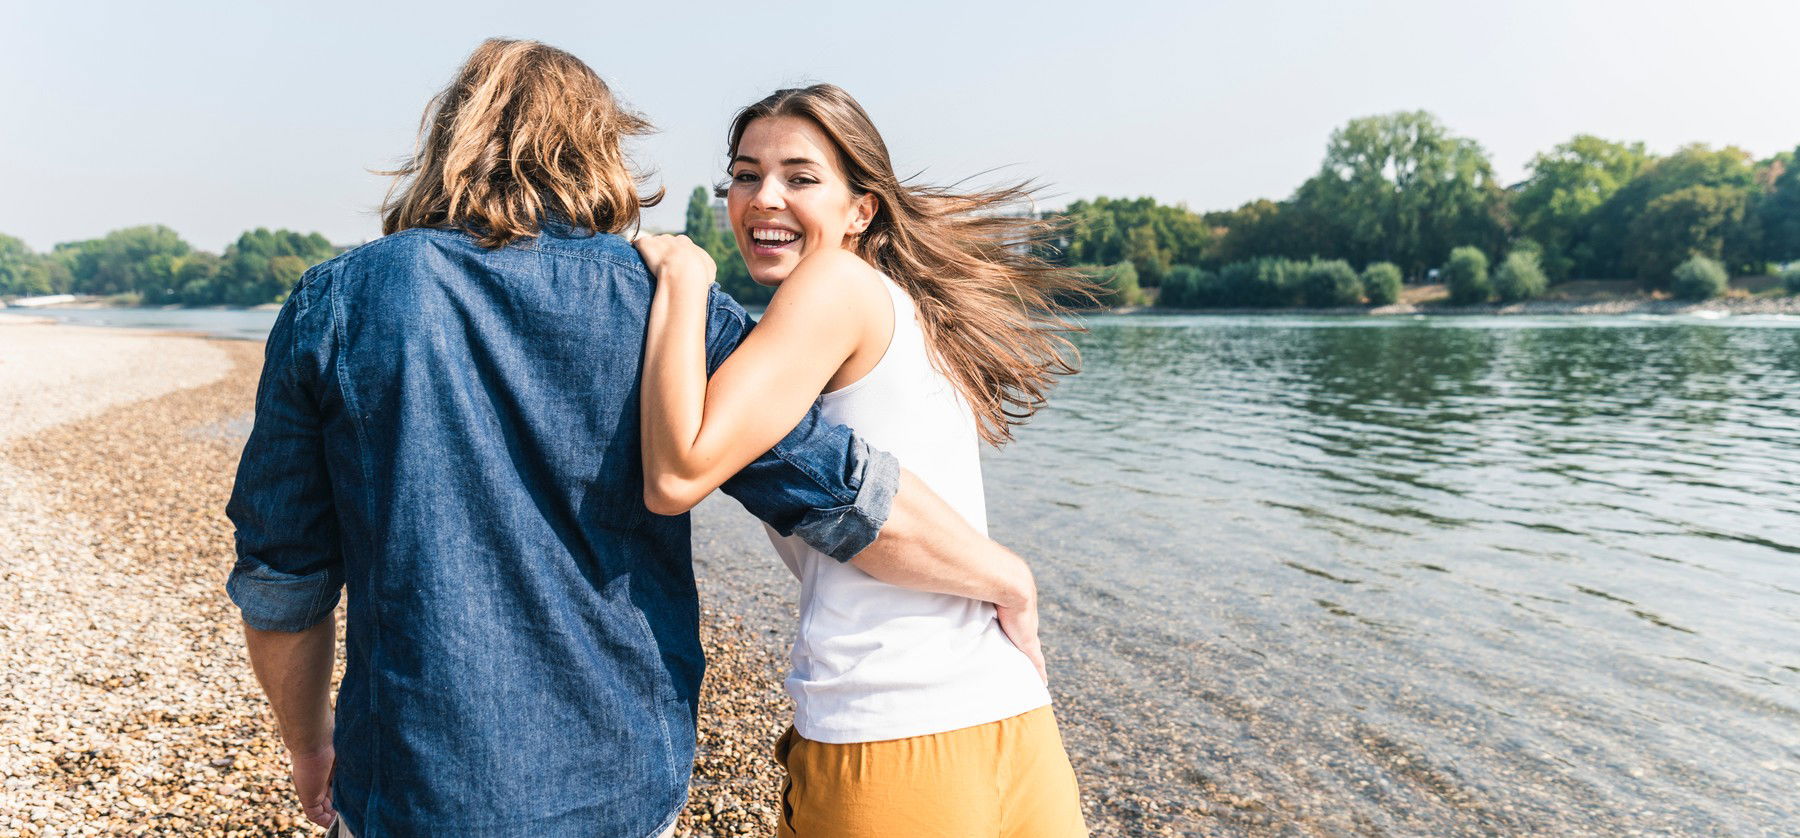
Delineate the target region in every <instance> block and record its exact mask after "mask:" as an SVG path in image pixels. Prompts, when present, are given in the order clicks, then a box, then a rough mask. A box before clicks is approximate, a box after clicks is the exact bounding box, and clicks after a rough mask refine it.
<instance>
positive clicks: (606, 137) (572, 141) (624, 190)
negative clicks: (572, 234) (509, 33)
mask: <svg viewBox="0 0 1800 838" xmlns="http://www.w3.org/2000/svg"><path fill="white" fill-rule="evenodd" d="M650 131H651V126H650V123H649V122H648V121H647V120H645V119H644V118H643V117H641V116H639V115H637V114H635V113H632V112H631V111H629V110H626V109H625V108H623V107H621V106H620V105H619V103H618V101H617V100H615V99H614V98H613V95H612V91H611V90H610V89H609V88H607V86H606V82H604V81H602V80H601V79H600V76H599V75H598V74H597V73H595V72H594V71H593V70H592V69H591V68H589V67H588V66H587V65H586V64H584V63H582V62H581V59H578V58H576V57H575V56H573V55H570V54H569V53H566V52H564V51H562V50H560V49H556V48H555V47H550V46H545V45H544V44H540V43H538V42H536V41H512V40H502V39H499V38H494V39H490V40H488V41H485V42H483V43H482V44H481V46H480V47H477V48H476V50H475V52H474V53H473V54H471V55H470V56H469V60H468V61H466V62H464V64H463V66H462V70H460V71H459V72H458V73H457V74H456V79H455V80H454V81H452V82H450V86H449V87H446V88H444V89H443V90H442V91H441V92H439V93H438V94H437V95H436V96H434V97H432V100H431V103H430V104H429V105H427V106H426V108H425V116H424V118H423V119H422V120H421V121H420V123H419V143H418V146H417V148H416V149H415V150H414V152H413V156H412V158H411V159H410V160H408V161H407V162H406V164H405V165H403V166H401V167H400V168H398V169H395V170H393V171H387V172H381V174H386V175H391V176H393V177H394V183H393V185H392V187H391V188H390V189H389V190H388V195H387V199H386V200H385V201H383V202H382V207H381V210H382V226H381V231H382V233H383V234H390V233H397V232H399V231H401V230H407V229H411V228H414V227H435V228H445V229H462V230H467V231H468V232H470V233H473V234H474V235H475V236H476V237H477V239H478V240H479V242H480V244H481V246H482V247H489V248H493V247H503V246H505V245H507V244H510V243H512V242H513V241H516V240H518V239H522V238H529V237H532V236H536V235H537V234H538V232H539V230H540V229H541V228H542V225H543V223H544V220H545V219H546V218H547V217H552V216H555V217H558V218H560V219H561V220H564V221H566V222H568V223H569V224H571V225H573V226H576V227H580V228H585V229H587V230H592V231H594V232H600V233H618V232H622V231H625V230H628V229H631V228H634V227H636V226H637V224H638V219H639V212H640V211H641V210H642V209H643V208H644V207H648V206H654V205H655V204H656V203H657V202H658V201H661V200H662V197H663V192H662V190H660V189H659V190H657V191H656V192H655V193H653V194H648V195H644V194H640V192H639V189H640V188H641V186H642V183H641V176H640V175H639V174H638V173H636V172H634V171H633V169H632V167H631V164H630V161H629V160H627V159H626V157H625V153H624V151H623V150H621V148H620V144H621V142H622V141H623V140H624V138H626V137H631V136H639V135H643V134H648V133H650Z"/></svg>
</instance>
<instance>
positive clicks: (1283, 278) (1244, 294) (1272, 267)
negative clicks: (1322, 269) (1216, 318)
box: [1217, 256, 1306, 308]
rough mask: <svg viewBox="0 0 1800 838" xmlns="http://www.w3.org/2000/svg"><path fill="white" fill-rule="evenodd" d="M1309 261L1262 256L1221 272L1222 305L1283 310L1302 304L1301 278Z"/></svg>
mask: <svg viewBox="0 0 1800 838" xmlns="http://www.w3.org/2000/svg"><path fill="white" fill-rule="evenodd" d="M1305 269H1306V263H1305V262H1296V261H1294V260H1292V259H1281V258H1277V257H1274V256H1262V257H1258V258H1255V259H1247V260H1245V261H1242V262H1233V263H1231V264H1229V265H1226V266H1225V267H1223V268H1220V269H1219V277H1218V280H1217V283H1218V285H1217V287H1218V292H1217V296H1218V299H1219V301H1218V303H1217V304H1218V305H1221V306H1232V307H1245V308H1283V307H1286V306H1291V305H1298V304H1299V302H1300V294H1299V287H1300V276H1301V274H1302V273H1303V272H1304V271H1305Z"/></svg>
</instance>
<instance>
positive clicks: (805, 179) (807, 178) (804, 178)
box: [790, 175, 818, 186]
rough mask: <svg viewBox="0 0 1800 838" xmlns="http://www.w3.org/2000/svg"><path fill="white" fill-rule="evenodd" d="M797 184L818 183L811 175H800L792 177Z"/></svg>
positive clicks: (808, 184) (809, 184)
mask: <svg viewBox="0 0 1800 838" xmlns="http://www.w3.org/2000/svg"><path fill="white" fill-rule="evenodd" d="M790 180H791V181H792V182H793V183H794V184H795V185H797V186H811V185H813V184H815V183H818V181H817V180H815V179H813V177H812V176H811V175H800V176H798V177H794V178H791V179H790Z"/></svg>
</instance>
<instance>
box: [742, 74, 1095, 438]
mask: <svg viewBox="0 0 1800 838" xmlns="http://www.w3.org/2000/svg"><path fill="white" fill-rule="evenodd" d="M780 116H787V117H800V118H803V119H808V120H811V121H812V122H813V124H815V125H817V126H818V127H819V129H820V130H822V131H824V132H825V135H826V136H827V137H829V138H831V142H832V144H833V145H835V146H836V147H837V151H838V157H839V160H840V162H841V163H842V164H843V168H844V173H845V176H846V179H847V180H848V181H849V186H850V191H851V192H852V193H853V194H855V195H858V196H861V195H865V194H872V195H874V196H875V198H876V202H877V206H876V209H875V216H874V219H873V220H871V221H870V222H869V226H868V229H866V230H865V231H863V233H862V234H861V235H859V236H857V237H856V238H855V240H854V242H853V243H851V245H850V247H851V249H852V250H853V251H854V252H855V253H856V254H857V255H858V256H861V257H862V258H863V259H864V260H865V261H867V262H868V263H869V264H871V265H873V266H875V268H876V269H878V270H880V271H882V272H883V273H885V274H887V275H888V276H889V277H890V278H892V279H893V280H894V281H895V282H897V283H899V284H900V286H901V287H902V288H904V289H906V292H907V294H908V295H910V296H911V297H912V298H913V301H914V302H915V303H916V304H917V306H918V309H919V319H920V321H921V325H922V327H923V330H924V332H925V339H926V341H927V342H928V343H929V345H930V347H931V349H932V350H933V352H935V353H936V355H937V358H938V364H939V366H940V367H941V370H942V372H943V373H944V375H946V376H948V377H949V378H950V380H951V381H952V382H954V383H955V384H956V386H957V389H959V390H961V391H962V393H963V396H964V397H966V398H967V399H968V400H969V404H970V406H971V407H973V408H974V410H975V420H976V424H977V426H978V427H979V429H980V432H981V438H982V439H983V440H986V441H987V442H988V443H990V444H992V445H996V446H998V445H1003V444H1005V443H1006V442H1009V441H1011V439H1012V426H1013V425H1016V424H1019V423H1021V422H1023V421H1024V420H1025V419H1027V418H1029V417H1030V416H1031V415H1032V414H1033V413H1035V412H1037V410H1038V408H1040V407H1042V406H1043V405H1044V402H1045V400H1046V398H1047V396H1048V394H1049V391H1050V388H1051V386H1052V385H1053V384H1054V383H1055V379H1053V378H1052V376H1055V375H1070V374H1073V373H1075V372H1077V371H1079V367H1078V364H1079V362H1080V355H1079V353H1078V352H1077V351H1076V349H1075V346H1074V344H1072V343H1070V342H1069V340H1068V338H1067V337H1065V336H1064V335H1065V334H1066V333H1069V332H1078V331H1082V328H1081V326H1079V325H1078V324H1076V323H1075V322H1073V321H1071V320H1070V319H1069V318H1068V316H1067V313H1068V309H1067V308H1066V306H1067V305H1068V304H1069V303H1070V302H1076V303H1088V304H1092V303H1093V301H1094V299H1095V297H1094V290H1095V287H1094V285H1093V284H1092V283H1091V282H1090V281H1089V280H1088V279H1087V278H1086V277H1084V276H1082V275H1081V274H1080V273H1078V272H1076V271H1073V270H1069V269H1066V268H1060V267H1057V266H1055V265H1053V264H1051V263H1049V262H1048V261H1046V260H1045V259H1044V258H1043V257H1042V256H1041V255H1039V254H1040V252H1041V251H1040V250H1039V248H1040V247H1042V246H1043V245H1045V244H1046V243H1047V241H1048V240H1049V239H1050V238H1051V237H1052V236H1053V235H1054V234H1055V233H1056V232H1057V230H1058V229H1059V227H1060V225H1059V224H1058V223H1057V222H1054V221H1048V220H1044V219H1039V218H1035V217H1032V216H1030V215H1025V216H1021V215H1018V214H1017V212H1018V209H1019V208H1020V207H1022V206H1029V204H1030V202H1031V200H1032V192H1033V189H1034V187H1033V185H1032V184H1031V183H1029V182H1027V183H1020V184H1014V185H1010V186H1002V187H998V188H993V189H987V190H981V191H973V192H959V191H956V189H955V188H954V187H948V188H946V187H935V186H923V185H918V184H912V183H907V182H904V181H902V180H901V179H900V178H899V177H897V176H896V175H895V174H894V164H893V162H892V160H890V159H889V157H888V150H887V144H886V143H885V142H883V141H882V139H881V133H880V132H878V131H876V130H875V123H874V122H873V121H872V120H870V119H869V115H868V114H867V113H866V112H864V111H863V109H862V106H861V105H859V104H857V102H856V100H855V99H853V98H851V96H850V94H849V93H846V92H844V91H843V89H841V88H839V87H837V86H835V85H829V84H815V85H812V86H811V87H803V88H789V89H786V90H777V91H775V92H774V93H771V94H769V95H768V96H767V97H765V98H763V99H762V100H761V101H759V102H756V103H755V104H753V105H750V106H749V107H747V108H744V109H743V110H741V111H739V112H738V115H737V118H736V119H734V120H732V123H731V135H730V138H731V139H730V145H729V147H728V149H727V153H726V158H725V159H727V160H731V159H734V158H736V156H737V149H738V143H739V142H741V141H742V140H743V138H744V131H745V130H746V129H748V128H749V127H750V123H751V122H754V121H755V120H758V119H762V118H764V117H780ZM728 178H729V175H728ZM724 191H725V189H724V187H721V188H720V192H721V193H723V192H724Z"/></svg>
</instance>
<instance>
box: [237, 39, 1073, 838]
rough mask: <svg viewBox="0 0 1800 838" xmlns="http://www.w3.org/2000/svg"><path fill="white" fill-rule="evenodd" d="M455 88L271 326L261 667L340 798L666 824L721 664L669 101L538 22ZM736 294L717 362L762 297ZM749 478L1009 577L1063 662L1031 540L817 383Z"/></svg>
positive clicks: (785, 506)
mask: <svg viewBox="0 0 1800 838" xmlns="http://www.w3.org/2000/svg"><path fill="white" fill-rule="evenodd" d="M433 107H434V112H433V113H431V114H428V116H429V117H430V118H428V119H427V121H426V125H427V132H426V136H425V137H424V140H423V142H422V143H421V147H420V149H419V151H418V154H417V156H416V157H415V159H414V160H413V161H412V162H411V164H409V165H408V166H407V167H406V168H405V169H403V170H402V171H401V173H400V174H401V176H402V177H403V178H404V179H405V180H404V181H403V183H402V185H403V187H404V188H402V189H400V190H399V191H398V195H397V196H396V197H394V198H393V199H392V200H391V201H390V202H389V205H388V208H387V209H388V211H387V214H386V217H385V225H384V226H385V232H387V233H389V234H390V235H387V236H386V237H384V238H382V239H380V240H378V241H376V242H372V243H370V244H368V245H365V246H363V247H361V248H358V249H356V250H354V251H351V252H349V253H346V254H344V255H342V256H340V257H338V258H336V259H333V260H331V261H329V262H326V263H324V264H321V265H319V266H316V267H314V268H313V269H312V270H310V271H308V272H307V274H306V276H305V277H303V278H302V279H301V281H300V283H299V285H298V286H297V287H296V288H295V289H294V291H293V293H292V295H291V296H290V297H289V299H288V300H287V302H286V304H285V305H284V307H283V309H282V312H281V314H280V316H279V317H278V319H277V321H276V323H275V327H274V329H273V330H272V331H271V333H270V335H269V341H268V347H267V353H266V361H265V366H264V369H263V374H262V382H261V385H260V387H259V389H258V393H257V405H256V423H255V426H254V428H253V430H252V432H251V435H250V439H249V441H248V442H247V443H246V445H245V450H244V455H243V459H242V461H241V464H240V466H239V472H238V479H237V486H236V489H235V491H234V492H233V496H232V500H231V503H230V506H229V508H228V510H227V512H228V514H229V515H230V517H231V519H232V521H233V522H234V523H235V524H236V525H237V528H238V532H237V549H238V557H239V558H238V562H237V565H236V566H235V567H234V568H233V571H232V574H231V579H230V581H229V582H228V585H227V587H228V590H229V592H230V594H231V596H232V598H233V600H234V601H235V602H236V603H237V604H238V605H239V607H240V608H241V610H242V612H243V617H244V622H245V625H246V628H245V636H246V642H247V645H248V647H249V652H250V657H251V663H252V666H253V667H254V669H255V670H256V674H257V677H258V680H259V681H260V682H261V683H262V685H263V688H264V690H265V691H266V692H267V693H268V695H269V698H270V701H271V704H272V705H273V708H274V711H275V715H276V719H277V722H278V724H279V726H280V729H281V735H282V739H283V742H284V744H285V745H286V746H287V748H288V750H289V753H290V756H291V758H292V760H293V775H294V782H295V788H296V792H297V793H298V795H299V797H300V800H301V804H302V806H303V807H304V808H305V810H306V813H307V816H308V817H309V818H311V819H312V820H313V821H314V822H316V823H319V824H321V825H325V824H331V825H333V828H334V829H335V830H338V831H340V832H344V833H353V834H355V835H361V836H364V837H365V838H379V836H388V835H428V834H439V833H454V834H457V835H468V836H524V835H531V836H562V835H569V836H574V835H583V836H588V835H603V836H619V837H620V838H647V836H652V835H657V834H659V833H666V832H667V831H668V830H669V829H670V828H671V827H672V824H673V822H674V819H675V816H676V814H677V813H678V811H679V809H680V806H681V803H682V801H683V800H684V799H685V796H686V789H687V783H688V778H689V773H690V770H691V767H692V761H693V749H694V721H695V713H696V704H697V699H698V692H699V683H700V677H701V671H702V668H703V665H704V664H703V661H702V657H701V651H700V646H699V639H698V631H697V624H698V604H697V599H696V594H695V590H694V580H693V570H692V566H691V564H690V556H689V544H688V520H687V517H686V516H676V517H663V516H656V515H652V514H650V513H649V511H648V510H647V509H646V507H645V505H644V501H643V491H644V490H643V486H642V477H641V474H642V471H641V465H640V462H639V451H638V439H639V428H638V405H637V382H638V377H639V368H640V365H641V360H642V359H641V354H642V349H643V341H644V330H645V323H646V320H647V316H648V312H649V305H650V299H651V292H652V285H651V279H650V277H649V275H648V273H647V272H646V271H645V269H644V267H643V264H642V262H641V261H640V260H639V258H638V256H637V254H636V252H635V251H634V250H633V249H632V248H631V246H630V244H629V243H628V242H626V241H625V240H624V239H623V238H620V237H619V236H617V235H611V234H610V233H616V232H618V231H621V230H625V229H630V228H632V227H634V226H636V223H637V217H638V208H639V206H640V205H641V204H643V203H645V202H644V201H642V200H641V199H640V198H639V197H638V196H637V194H636V192H635V189H636V183H635V181H634V180H633V179H632V177H631V175H630V173H629V171H628V170H627V169H626V167H625V164H624V157H623V155H622V154H621V153H620V150H619V141H620V140H621V139H622V137H623V136H625V135H628V134H632V133H641V132H642V131H644V130H646V129H647V127H648V126H647V125H645V124H644V123H643V122H642V121H641V120H639V119H638V118H637V117H635V116H632V115H631V114H629V113H627V112H624V111H623V110H621V109H620V108H619V107H618V106H617V104H616V103H615V102H614V101H613V99H612V96H611V94H610V92H609V91H608V90H607V88H606V86H605V84H604V82H602V81H601V80H600V79H599V77H598V76H596V75H594V73H593V71H592V70H590V69H588V68H587V67H586V65H584V64H582V63H581V62H580V61H579V60H577V59H575V58H574V57H573V56H570V55H568V54H567V53H563V52H561V51H560V50H555V49H551V48H549V47H545V46H543V45H541V44H535V43H531V42H518V41H489V42H487V43H485V44H483V45H482V46H481V47H480V48H479V49H478V50H477V51H476V52H475V53H474V54H473V55H472V56H471V57H470V59H469V61H468V62H467V63H466V64H465V66H464V68H463V69H462V71H461V72H460V73H459V76H458V78H457V79H456V80H455V81H453V82H452V84H451V85H450V87H448V88H447V89H446V90H445V91H444V92H443V93H442V94H441V95H440V96H439V97H438V99H436V100H434V104H433ZM595 231H601V232H600V233H598V234H596V232H595ZM711 311H712V314H711V319H710V322H709V328H708V334H707V342H708V344H707V351H708V358H709V362H710V363H711V364H712V365H713V366H715V367H716V366H717V365H718V364H719V363H720V362H721V361H722V360H723V359H724V357H725V356H726V355H727V354H729V352H730V350H731V348H732V347H734V346H735V345H736V344H737V343H738V342H739V341H741V340H742V338H743V336H744V333H745V331H746V330H747V329H748V328H749V325H750V324H749V321H748V318H747V317H746V316H745V315H744V313H743V310H742V309H741V308H739V307H738V306H737V305H736V304H735V303H734V302H732V301H731V300H730V299H729V298H728V297H725V296H723V295H722V294H717V293H716V292H715V294H714V297H713V300H712V310H711ZM725 491H726V492H727V493H728V494H730V495H732V496H733V497H735V498H736V499H738V500H739V501H740V502H742V503H743V504H744V505H745V506H746V508H748V509H749V510H750V511H751V512H752V513H754V514H756V515H757V516H758V517H760V518H762V519H763V520H765V521H768V522H769V523H770V524H771V525H773V526H774V527H775V528H776V529H778V530H780V531H782V532H784V533H785V532H795V533H798V534H800V535H801V536H802V537H803V538H805V539H806V540H807V541H808V542H809V543H811V544H813V545H814V546H815V547H817V548H818V549H820V550H821V551H823V552H825V553H827V554H829V555H831V556H833V557H835V558H837V559H839V560H848V561H853V562H854V563H856V565H857V566H858V567H860V568H862V569H863V570H865V571H867V572H868V573H870V574H871V575H874V576H876V577H877V578H880V579H883V580H885V581H889V582H893V583H896V584H905V585H909V586H912V587H918V588H921V589H925V590H932V591H937V592H940V593H951V594H958V595H962V596H970V597H977V598H981V599H984V600H987V601H991V602H994V603H996V605H998V606H1001V611H1002V614H1003V615H1004V617H1003V619H1004V620H1005V621H1006V623H1007V626H1008V629H1009V634H1010V636H1012V637H1013V638H1014V639H1015V640H1016V641H1018V642H1019V643H1020V645H1021V647H1022V648H1024V649H1025V650H1026V651H1027V653H1028V654H1031V655H1033V657H1034V659H1036V660H1040V661H1041V658H1039V657H1038V655H1037V647H1036V611H1035V607H1036V606H1035V597H1036V594H1035V590H1034V588H1033V585H1032V581H1031V575H1030V571H1029V570H1028V569H1026V568H1025V566H1024V564H1023V563H1022V562H1021V561H1019V560H1018V558H1017V557H1016V556H1013V555H1012V554H1011V553H1009V552H1007V551H1006V550H1005V549H1004V548H1001V547H999V546H998V545H995V544H993V543H992V542H990V541H988V540H987V539H985V538H983V537H981V536H979V535H977V534H976V533H975V532H974V531H973V530H972V529H970V528H969V527H968V525H967V523H966V522H964V521H963V520H962V519H961V518H960V517H959V516H957V515H956V513H955V512H953V511H951V510H950V509H949V508H948V507H947V506H945V505H944V504H943V503H942V502H941V501H939V500H937V498H936V497H935V496H933V495H932V494H931V493H930V492H929V490H927V489H925V487H924V486H922V485H920V484H919V483H918V482H917V481H916V480H915V479H913V478H911V477H910V475H907V474H905V473H904V472H902V471H901V470H900V469H899V468H898V465H897V463H895V461H894V460H893V458H892V457H890V456H887V455H885V454H883V453H881V452H878V451H874V450H871V449H870V448H869V447H868V446H867V445H866V444H864V443H862V442H861V441H860V440H859V439H857V438H856V437H855V436H854V435H853V434H851V433H850V432H849V431H848V430H846V429H844V428H841V427H837V426H831V425H826V424H824V423H822V422H821V421H820V420H819V418H818V415H817V411H816V410H815V411H814V412H813V413H812V414H811V415H809V416H807V417H806V418H805V419H804V420H802V422H801V423H800V425H799V426H797V427H796V428H795V429H794V430H793V432H791V433H790V434H789V435H788V436H787V437H786V438H785V439H783V440H782V441H781V442H780V443H779V444H777V445H776V446H775V448H773V449H771V451H770V452H769V453H768V454H766V455H764V456H763V457H762V458H761V459H759V460H757V461H756V462H754V463H752V464H751V465H750V466H749V467H747V468H746V469H745V470H744V471H743V472H742V473H740V474H739V475H738V476H737V477H736V478H734V479H733V481H732V482H731V483H728V484H727V485H726V487H725ZM340 589H347V590H348V593H349V602H348V607H347V610H346V615H347V616H346V620H347V626H348V634H347V638H346V648H347V652H348V660H347V666H346V672H345V677H344V681H343V684H342V687H341V690H340V692H339V694H338V698H337V705H336V711H335V713H334V712H333V710H332V707H331V703H330V700H329V699H330V697H329V694H328V693H329V683H330V674H331V669H332V662H333V657H334V654H335V648H336V639H335V633H336V625H335V620H334V619H333V613H334V609H335V607H336V604H337V602H338V599H339V591H340Z"/></svg>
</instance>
